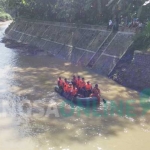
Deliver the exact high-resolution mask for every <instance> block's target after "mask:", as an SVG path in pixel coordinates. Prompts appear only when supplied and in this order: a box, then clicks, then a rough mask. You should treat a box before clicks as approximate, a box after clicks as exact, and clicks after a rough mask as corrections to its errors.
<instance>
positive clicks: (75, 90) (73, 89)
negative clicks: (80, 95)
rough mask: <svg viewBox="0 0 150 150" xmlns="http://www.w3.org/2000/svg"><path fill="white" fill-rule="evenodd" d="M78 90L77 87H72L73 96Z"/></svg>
mask: <svg viewBox="0 0 150 150" xmlns="http://www.w3.org/2000/svg"><path fill="white" fill-rule="evenodd" d="M77 92H78V89H77V88H72V91H71V93H72V95H73V96H74V95H76V94H77Z"/></svg>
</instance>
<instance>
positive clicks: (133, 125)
mask: <svg viewBox="0 0 150 150" xmlns="http://www.w3.org/2000/svg"><path fill="white" fill-rule="evenodd" d="M5 28H6V26H1V27H0V36H1V37H2V36H3V32H4V29H5ZM0 57H1V58H0V119H1V121H0V150H10V149H14V150H53V149H54V150H59V149H63V150H76V149H86V150H91V149H92V150H120V149H121V150H127V149H128V150H141V149H144V150H149V147H150V144H149V142H148V141H149V138H150V126H149V121H150V116H149V111H148V112H147V114H145V116H143V115H142V108H141V107H140V103H139V101H138V99H139V96H138V93H137V92H136V91H133V90H130V89H127V88H125V87H122V86H120V85H118V84H116V83H115V82H113V81H111V80H109V79H107V78H105V77H102V76H99V75H97V74H94V73H91V72H90V71H88V70H86V69H83V68H82V67H80V66H74V65H71V64H70V63H68V62H65V61H62V60H58V59H56V58H54V57H50V56H25V55H22V54H19V53H18V52H16V51H15V50H12V49H8V48H6V47H5V46H4V44H3V43H0ZM72 74H79V75H81V76H84V77H85V78H86V79H87V80H91V82H92V83H96V82H98V84H99V86H100V88H101V91H102V95H103V97H104V98H105V99H108V103H107V106H106V107H105V106H104V104H102V105H101V106H100V107H98V108H96V110H95V111H96V112H97V113H99V114H102V115H101V116H96V117H95V116H94V115H93V110H92V109H90V110H89V111H90V113H89V116H88V115H87V110H85V109H84V108H82V107H77V106H74V107H73V106H72V105H70V104H69V103H68V102H64V101H63V99H62V98H61V97H60V96H58V95H57V94H56V93H55V92H54V90H53V88H54V86H55V84H56V83H55V81H56V79H57V77H58V76H59V75H61V76H62V77H68V78H69V77H71V75H72ZM132 99H133V100H134V101H135V103H133V104H131V106H132V107H133V108H134V109H133V112H132V113H133V114H135V116H134V117H128V116H127V115H125V114H123V115H122V116H118V115H117V114H115V113H114V114H113V115H112V114H111V113H110V111H109V109H111V106H110V104H111V101H112V100H114V101H115V102H116V103H117V104H118V105H119V102H120V100H122V101H123V102H126V101H127V100H132ZM52 100H53V102H55V103H53V104H51V105H53V107H55V108H58V112H59V117H55V116H54V115H50V116H49V117H46V116H45V115H44V114H43V116H42V115H41V116H38V117H37V116H36V115H35V114H36V111H37V107H36V106H34V103H35V102H36V101H38V102H39V103H40V106H41V108H44V109H48V108H49V106H51V105H48V104H49V102H50V101H52ZM23 102H29V103H28V104H29V105H26V108H24V107H22V106H23V105H22V104H23ZM62 102H64V103H63V104H65V105H62ZM29 107H30V108H31V107H32V108H33V112H34V116H32V115H27V114H26V113H25V112H24V111H25V109H28V108H29ZM63 108H64V109H65V110H64V111H65V112H68V113H69V112H71V111H72V110H73V112H74V113H73V115H71V116H70V117H64V116H63V115H62V109H63ZM104 108H106V109H107V111H108V112H109V113H108V115H107V116H105V114H104ZM123 109H125V108H123ZM125 110H126V109H125ZM85 112H86V113H85Z"/></svg>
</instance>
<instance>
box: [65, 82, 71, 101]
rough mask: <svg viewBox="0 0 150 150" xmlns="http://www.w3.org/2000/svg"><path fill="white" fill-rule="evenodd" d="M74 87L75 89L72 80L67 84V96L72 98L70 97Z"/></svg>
mask: <svg viewBox="0 0 150 150" xmlns="http://www.w3.org/2000/svg"><path fill="white" fill-rule="evenodd" d="M72 89H73V87H72V83H71V82H70V83H69V84H68V86H67V88H66V92H65V94H66V97H67V98H70V97H71V92H72Z"/></svg>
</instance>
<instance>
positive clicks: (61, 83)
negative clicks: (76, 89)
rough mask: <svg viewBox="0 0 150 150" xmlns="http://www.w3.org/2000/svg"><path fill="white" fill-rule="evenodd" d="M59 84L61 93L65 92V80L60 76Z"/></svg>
mask: <svg viewBox="0 0 150 150" xmlns="http://www.w3.org/2000/svg"><path fill="white" fill-rule="evenodd" d="M57 85H58V87H59V90H60V94H61V95H63V92H64V81H63V80H62V79H61V77H59V78H58V81H57Z"/></svg>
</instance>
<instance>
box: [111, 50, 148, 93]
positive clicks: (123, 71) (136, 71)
mask: <svg viewBox="0 0 150 150" xmlns="http://www.w3.org/2000/svg"><path fill="white" fill-rule="evenodd" d="M113 77H114V80H116V81H118V82H119V83H121V84H123V85H125V86H128V87H132V88H135V89H137V90H143V89H144V88H150V53H142V52H140V51H135V52H134V57H133V60H132V61H131V63H130V64H122V67H120V68H119V69H117V70H116V71H115V73H114V75H113Z"/></svg>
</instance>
